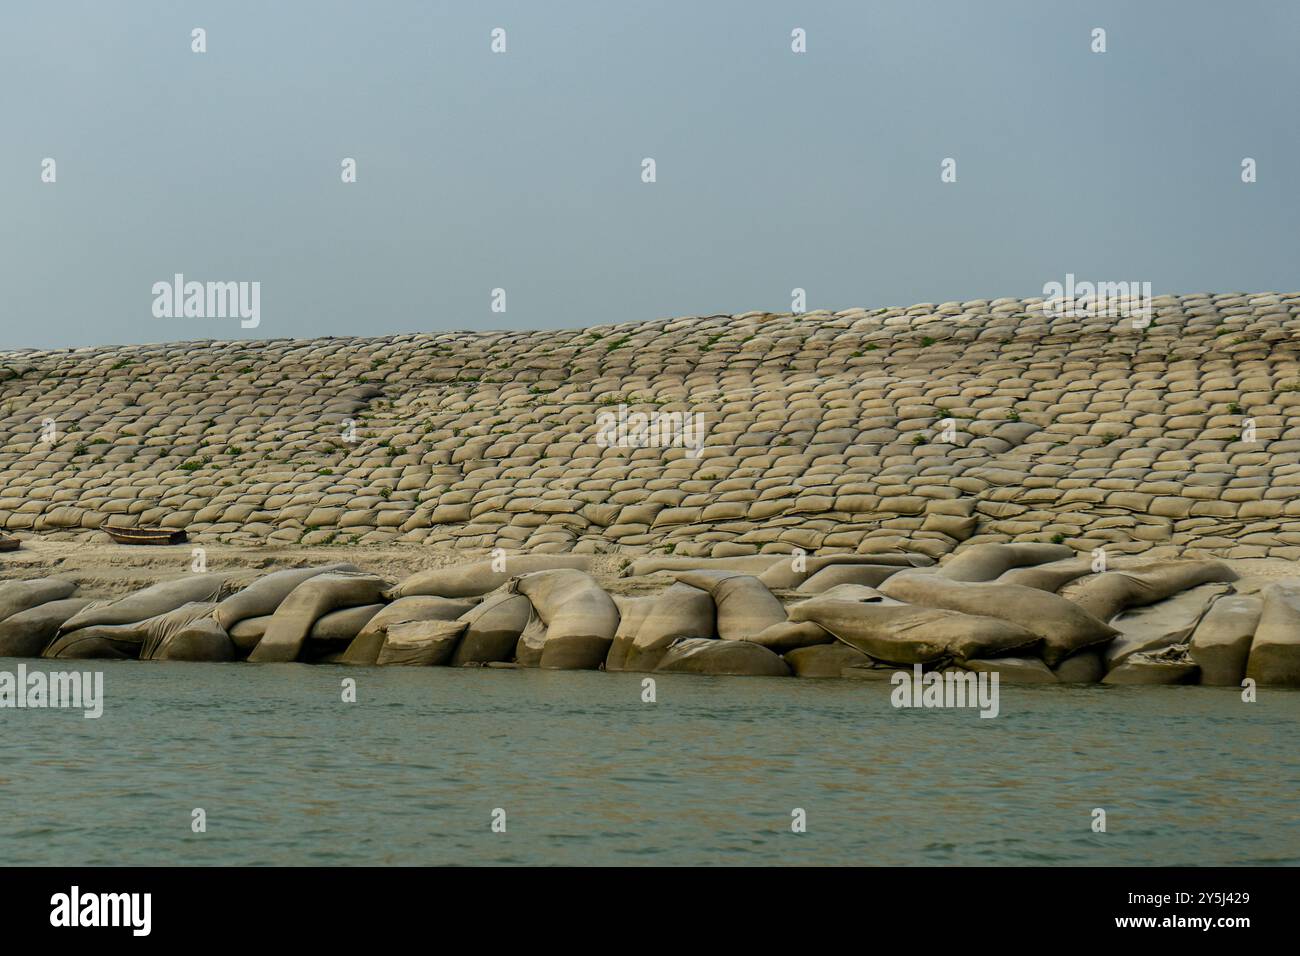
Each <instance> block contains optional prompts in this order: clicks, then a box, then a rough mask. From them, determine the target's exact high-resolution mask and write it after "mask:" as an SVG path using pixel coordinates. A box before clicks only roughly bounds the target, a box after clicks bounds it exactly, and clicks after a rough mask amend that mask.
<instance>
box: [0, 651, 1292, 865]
mask: <svg viewBox="0 0 1300 956" xmlns="http://www.w3.org/2000/svg"><path fill="white" fill-rule="evenodd" d="M19 663H20V662H18V661H14V660H8V659H0V670H7V671H11V672H12V671H15V670H16V668H17V665H18V664H19ZM21 663H24V664H25V665H26V666H27V667H28V668H29V669H33V668H38V669H42V670H55V669H59V668H63V669H67V667H68V665H69V664H71V663H73V662H56V661H24V662H21ZM77 663H78V664H79V665H80V668H81V669H88V668H90V667H94V668H95V669H99V670H102V671H103V673H104V693H105V698H106V700H105V705H104V714H103V716H102V717H101V718H99V719H97V720H88V719H85V718H84V717H83V716H82V715H81V712H80V711H70V710H12V709H2V710H0V800H3V811H2V812H0V859H3V861H4V863H6V864H10V865H13V864H65V865H82V864H90V865H95V864H238V865H253V864H352V863H365V864H474V863H499V864H614V865H622V864H813V863H825V864H1072V865H1075V864H1078V865H1091V864H1243V863H1256V864H1258V863H1269V864H1283V863H1289V864H1295V863H1297V862H1300V821H1298V819H1297V817H1298V813H1297V807H1298V806H1300V804H1297V800H1296V794H1297V793H1298V792H1300V761H1298V760H1297V752H1298V749H1300V748H1297V745H1296V740H1297V724H1298V721H1300V693H1297V692H1293V691H1281V690H1270V689H1268V688H1263V689H1261V690H1260V691H1259V699H1258V701H1256V702H1255V703H1244V702H1242V700H1241V696H1240V692H1239V691H1236V690H1233V689H1226V690H1220V689H1213V688H1201V687H1100V686H1098V687H1062V686H1050V685H1049V686H1042V685H1024V686H1017V685H1008V684H1004V685H1003V686H1002V687H1001V707H1000V714H999V715H998V716H997V717H996V718H993V719H983V718H980V717H979V715H978V712H977V711H975V710H900V709H895V708H894V707H892V706H891V704H890V691H891V689H892V688H891V687H890V685H889V684H888V683H887V682H858V681H840V680H829V681H818V680H798V679H794V678H784V679H782V678H750V677H733V678H726V677H716V678H715V677H697V676H690V675H672V674H666V675H656V698H657V699H656V701H655V702H654V703H645V702H643V701H642V683H641V681H642V675H634V674H606V673H599V672H545V671H536V670H520V671H512V670H495V669H451V668H431V667H425V668H401V667H394V668H343V667H335V666H327V665H316V666H306V665H301V664H275V665H260V666H259V665H249V664H188V663H149V664H142V663H137V662H112V663H109V662H77ZM345 678H353V679H355V680H356V681H357V687H356V696H357V700H356V702H355V703H345V702H344V701H343V700H342V696H343V690H342V686H343V685H342V681H343V680H344V679H345ZM196 808H201V809H202V810H203V811H204V813H205V815H206V826H207V829H206V832H204V833H195V832H193V829H192V820H193V819H194V815H193V811H194V810H195V809H196ZM1094 808H1102V809H1104V810H1105V812H1106V829H1107V832H1105V833H1095V832H1093V829H1092V824H1093V811H1094ZM497 809H500V810H503V811H504V818H505V832H503V833H502V832H493V828H492V822H493V817H494V810H497ZM796 809H801V810H802V811H803V812H804V815H805V816H806V827H807V829H806V832H803V833H796V832H793V831H792V826H791V823H792V820H793V819H794V817H793V816H792V812H793V811H795V810H796ZM499 818H500V817H499V815H498V819H499Z"/></svg>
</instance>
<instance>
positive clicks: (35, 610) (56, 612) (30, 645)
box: [0, 598, 91, 657]
mask: <svg viewBox="0 0 1300 956" xmlns="http://www.w3.org/2000/svg"><path fill="white" fill-rule="evenodd" d="M90 603H91V602H90V598H64V599H63V600H61V601H46V602H45V603H44V604H38V605H37V606H36V607H30V608H28V609H27V610H25V611H19V612H18V613H16V614H11V615H9V616H8V617H6V618H5V619H4V620H3V621H0V657H40V656H41V652H42V651H44V650H45V648H47V647H48V646H49V645H50V642H51V641H53V640H54V637H55V635H56V634H58V632H59V628H60V627H61V626H62V625H63V622H64V621H66V620H67V619H68V618H70V617H72V615H74V614H76V613H77V612H78V611H80V610H81V609H82V608H84V607H85V606H86V605H88V604H90Z"/></svg>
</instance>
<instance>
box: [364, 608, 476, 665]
mask: <svg viewBox="0 0 1300 956" xmlns="http://www.w3.org/2000/svg"><path fill="white" fill-rule="evenodd" d="M473 607H474V606H473V605H472V604H471V603H469V602H468V601H453V600H451V599H450V598H442V597H433V596H431V595H425V594H417V595H414V596H413V597H406V598H399V599H398V600H396V601H394V602H393V603H392V604H389V605H388V606H387V607H384V608H382V609H380V610H379V611H378V612H377V613H376V614H374V615H373V616H372V617H371V618H370V619H369V620H368V621H366V623H365V626H363V627H362V628H361V630H359V631H358V632H357V636H356V637H355V638H354V639H353V640H352V642H351V643H350V644H349V645H348V648H347V650H346V651H344V653H343V656H342V657H341V658H340V659H339V662H340V663H342V664H377V663H378V662H379V652H380V651H382V650H383V648H384V637H385V636H386V634H387V633H388V627H389V626H390V625H392V624H398V623H404V622H410V621H454V620H456V619H457V618H458V617H460V616H461V615H463V614H467V613H469V612H470V611H471V610H472V609H473Z"/></svg>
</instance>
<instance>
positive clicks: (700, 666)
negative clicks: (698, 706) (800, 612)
mask: <svg viewBox="0 0 1300 956" xmlns="http://www.w3.org/2000/svg"><path fill="white" fill-rule="evenodd" d="M655 671H656V672H658V673H665V674H719V675H721V674H726V675H734V676H748V677H789V676H790V668H789V666H788V665H787V664H786V662H785V661H783V660H781V658H780V657H778V656H777V655H776V654H774V653H772V652H771V651H769V650H768V649H767V648H766V647H759V646H758V645H757V644H751V643H750V642H749V641H736V640H731V641H727V640H712V639H709V638H687V639H686V640H684V641H678V642H677V643H676V644H674V645H673V646H672V647H670V648H668V651H667V652H666V653H665V654H664V656H663V660H661V661H660V662H659V666H658V667H656V668H655Z"/></svg>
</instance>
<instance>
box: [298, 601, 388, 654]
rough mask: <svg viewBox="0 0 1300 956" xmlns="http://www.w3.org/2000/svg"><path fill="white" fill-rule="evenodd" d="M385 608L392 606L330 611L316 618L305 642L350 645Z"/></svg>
mask: <svg viewBox="0 0 1300 956" xmlns="http://www.w3.org/2000/svg"><path fill="white" fill-rule="evenodd" d="M385 607H392V605H391V604H360V605H358V606H357V607H345V608H343V609H341V610H338V611H330V612H329V613H328V614H325V615H322V616H321V617H320V618H318V619H317V621H316V623H315V624H313V625H312V626H311V633H310V634H308V635H307V640H309V641H319V642H321V643H328V644H345V645H346V644H351V643H352V641H354V640H355V639H356V637H357V635H358V634H360V633H361V629H362V628H363V627H365V626H366V625H367V624H369V623H370V621H371V620H372V619H373V618H374V616H375V615H376V614H378V613H379V612H380V611H382V610H383V609H384V608H385Z"/></svg>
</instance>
